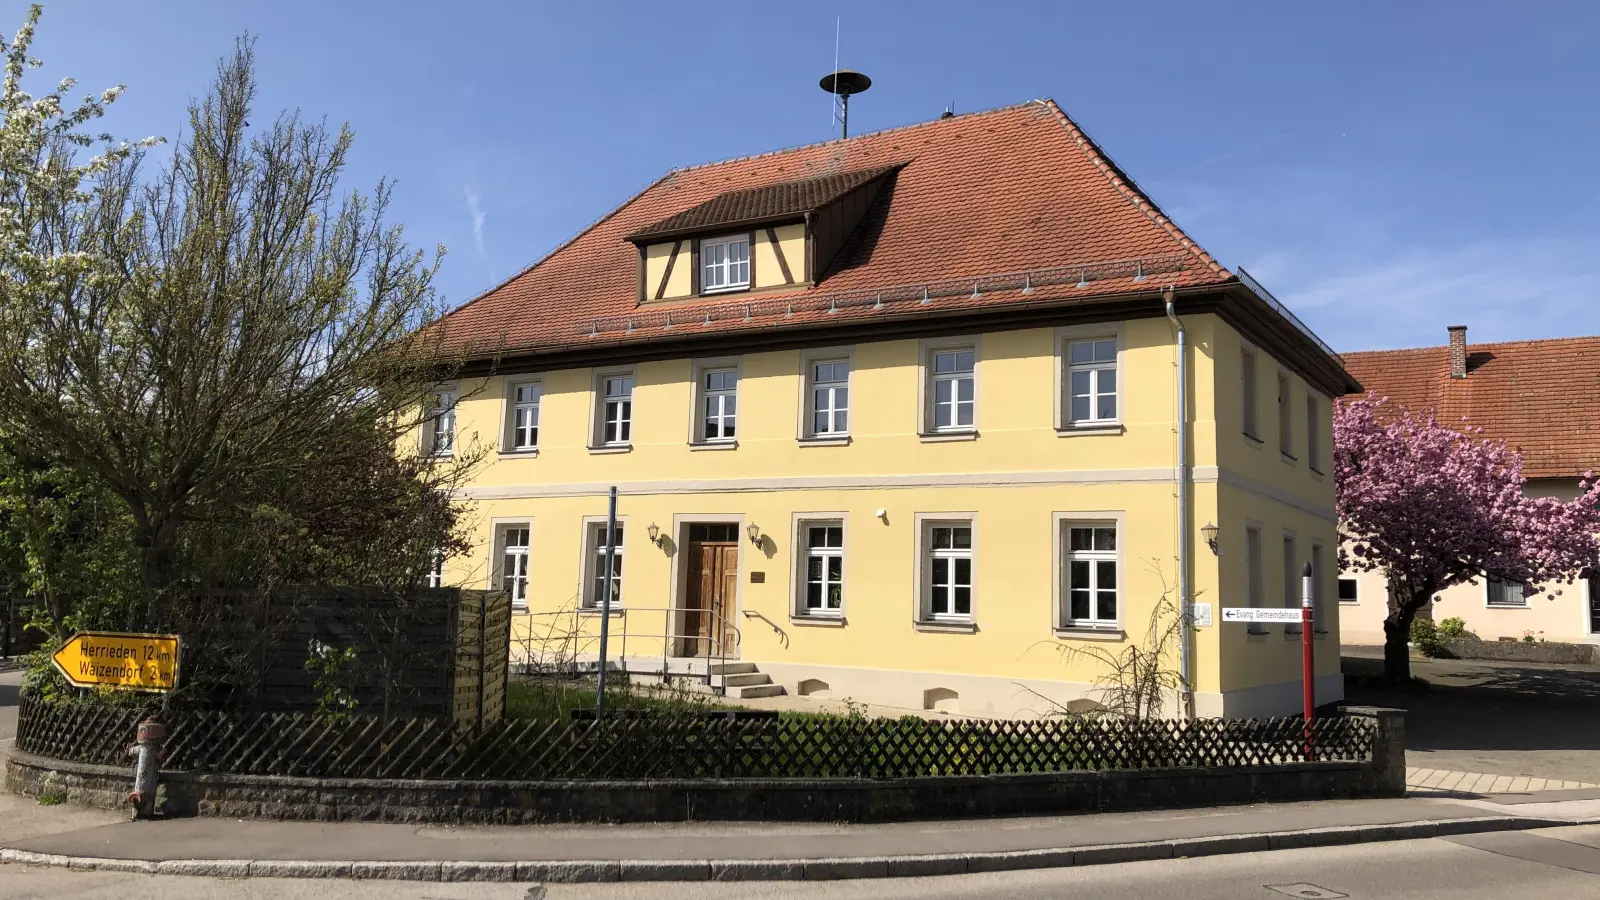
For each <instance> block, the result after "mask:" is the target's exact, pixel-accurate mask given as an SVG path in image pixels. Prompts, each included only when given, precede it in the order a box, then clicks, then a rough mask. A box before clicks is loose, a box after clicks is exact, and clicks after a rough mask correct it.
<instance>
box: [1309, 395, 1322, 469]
mask: <svg viewBox="0 0 1600 900" xmlns="http://www.w3.org/2000/svg"><path fill="white" fill-rule="evenodd" d="M1320 411H1321V410H1320V408H1319V404H1318V403H1317V395H1316V394H1313V393H1311V391H1309V390H1308V391H1306V466H1307V467H1309V468H1310V469H1311V471H1313V472H1321V471H1322V420H1321V419H1320V418H1318V413H1319V412H1320Z"/></svg>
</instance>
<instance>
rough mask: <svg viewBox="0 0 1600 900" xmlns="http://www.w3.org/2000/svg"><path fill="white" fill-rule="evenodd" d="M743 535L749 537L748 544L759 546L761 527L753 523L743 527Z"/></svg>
mask: <svg viewBox="0 0 1600 900" xmlns="http://www.w3.org/2000/svg"><path fill="white" fill-rule="evenodd" d="M744 533H745V534H748V535H750V543H752V544H755V545H756V546H757V547H759V546H761V526H760V525H757V524H756V523H754V522H751V523H750V524H749V525H746V526H745V527H744Z"/></svg>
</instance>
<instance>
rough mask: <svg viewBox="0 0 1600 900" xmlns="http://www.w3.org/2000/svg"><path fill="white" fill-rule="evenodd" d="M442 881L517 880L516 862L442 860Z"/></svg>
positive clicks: (440, 877)
mask: <svg viewBox="0 0 1600 900" xmlns="http://www.w3.org/2000/svg"><path fill="white" fill-rule="evenodd" d="M439 880H440V881H516V880H517V864H516V863H514V862H442V863H440V864H439Z"/></svg>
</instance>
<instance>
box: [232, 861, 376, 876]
mask: <svg viewBox="0 0 1600 900" xmlns="http://www.w3.org/2000/svg"><path fill="white" fill-rule="evenodd" d="M354 866H355V863H353V862H349V861H339V860H288V859H258V860H255V861H254V862H252V863H250V877H251V878H349V877H350V871H351V869H352V868H353V867H354Z"/></svg>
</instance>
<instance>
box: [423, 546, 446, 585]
mask: <svg viewBox="0 0 1600 900" xmlns="http://www.w3.org/2000/svg"><path fill="white" fill-rule="evenodd" d="M422 583H423V585H424V586H426V587H431V588H440V587H444V554H443V553H442V552H440V551H438V550H435V551H434V552H432V553H430V554H428V571H427V574H426V575H424V576H423V579H422Z"/></svg>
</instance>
